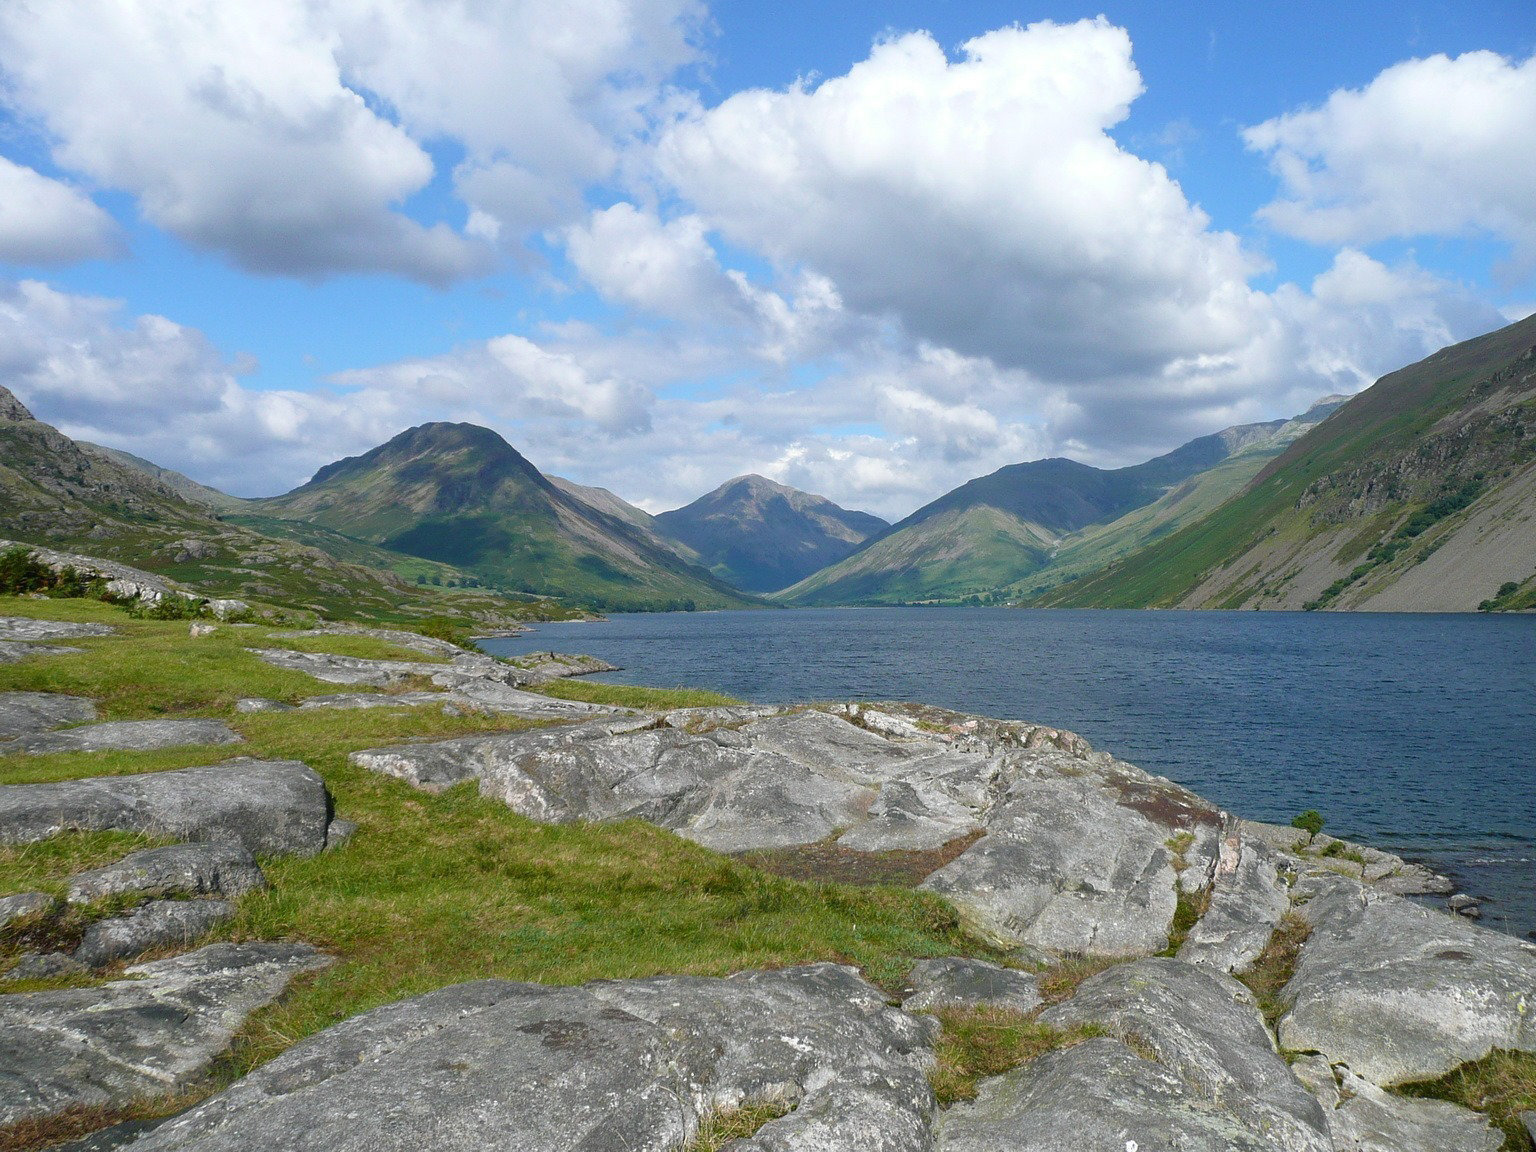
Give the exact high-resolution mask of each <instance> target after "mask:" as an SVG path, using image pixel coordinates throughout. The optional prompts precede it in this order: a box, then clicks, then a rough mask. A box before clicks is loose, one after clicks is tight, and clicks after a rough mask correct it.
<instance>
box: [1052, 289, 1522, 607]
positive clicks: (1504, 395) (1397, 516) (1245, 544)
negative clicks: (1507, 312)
mask: <svg viewBox="0 0 1536 1152" xmlns="http://www.w3.org/2000/svg"><path fill="white" fill-rule="evenodd" d="M1533 571H1536V317H1533V318H1528V319H1526V320H1522V321H1520V322H1519V323H1517V324H1512V325H1510V326H1509V327H1507V328H1502V329H1500V330H1498V331H1496V332H1492V333H1489V334H1488V335H1486V336H1481V337H1478V338H1477V339H1475V340H1469V341H1466V342H1465V343H1462V344H1457V345H1454V346H1452V347H1450V348H1446V349H1443V350H1441V351H1440V352H1437V353H1436V354H1435V355H1433V356H1431V357H1429V358H1427V359H1425V360H1422V361H1420V362H1419V363H1417V364H1413V365H1410V366H1409V367H1407V368H1403V369H1400V370H1399V371H1397V372H1393V373H1391V374H1390V375H1387V376H1384V377H1382V378H1381V380H1379V381H1377V383H1376V384H1375V385H1373V386H1372V387H1371V388H1369V389H1367V390H1366V391H1364V392H1362V393H1361V394H1360V395H1359V396H1357V397H1355V398H1354V399H1353V400H1351V401H1350V402H1349V403H1348V404H1346V405H1345V406H1344V407H1343V408H1341V409H1339V410H1338V411H1337V412H1336V413H1335V414H1334V415H1333V416H1332V417H1330V418H1329V419H1328V420H1327V421H1325V422H1324V423H1323V424H1321V425H1319V426H1318V427H1317V428H1315V429H1314V430H1313V431H1311V432H1310V433H1308V434H1307V435H1306V436H1304V437H1302V438H1301V439H1300V440H1298V441H1296V443H1294V444H1293V445H1291V447H1290V448H1288V449H1287V450H1286V451H1285V452H1284V453H1282V454H1281V455H1280V456H1279V457H1277V458H1276V459H1275V460H1273V461H1272V462H1270V463H1269V464H1268V465H1267V466H1266V467H1265V468H1264V470H1263V471H1262V472H1260V473H1259V475H1258V476H1257V477H1255V479H1254V480H1253V482H1252V483H1251V484H1250V486H1249V487H1248V488H1247V489H1246V490H1245V491H1243V492H1242V493H1241V494H1240V495H1238V496H1237V497H1235V498H1234V499H1232V500H1230V501H1228V502H1227V503H1225V504H1223V505H1222V506H1221V507H1219V508H1218V509H1216V510H1215V511H1214V512H1212V513H1211V514H1210V515H1209V516H1207V517H1205V518H1204V519H1202V520H1200V521H1198V522H1197V523H1195V524H1192V525H1189V526H1187V527H1185V528H1183V529H1181V530H1179V531H1178V532H1176V533H1174V534H1172V535H1170V536H1169V537H1168V538H1167V539H1164V540H1161V541H1159V542H1157V543H1155V544H1153V545H1151V546H1149V547H1147V548H1145V549H1143V550H1141V551H1139V552H1137V553H1135V554H1134V555H1131V556H1129V557H1127V558H1125V559H1124V560H1123V561H1121V562H1119V563H1117V564H1115V565H1113V566H1112V567H1110V568H1109V569H1107V570H1105V571H1102V572H1099V573H1097V574H1094V575H1091V576H1088V577H1085V578H1083V579H1081V580H1078V581H1074V582H1073V583H1071V584H1067V585H1064V586H1063V587H1061V588H1059V589H1056V590H1053V591H1051V592H1048V593H1046V594H1045V595H1044V596H1043V597H1041V598H1040V600H1039V601H1038V603H1040V604H1043V605H1071V606H1099V607H1146V606H1166V607H1175V606H1176V607H1190V608H1199V607H1209V608H1246V607H1254V608H1303V607H1314V608H1333V609H1348V608H1356V609H1370V610H1383V611H1388V610H1401V611H1414V610H1417V611H1427V610H1438V611H1466V610H1470V609H1473V608H1476V607H1477V606H1478V605H1479V604H1480V603H1481V602H1483V601H1494V602H1495V606H1498V607H1504V606H1521V605H1522V604H1524V602H1525V601H1526V600H1527V599H1530V598H1532V596H1533V595H1536V585H1533V582H1532V573H1533ZM1501 589H1502V590H1503V591H1502V592H1501Z"/></svg>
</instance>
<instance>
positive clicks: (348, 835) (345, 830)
mask: <svg viewBox="0 0 1536 1152" xmlns="http://www.w3.org/2000/svg"><path fill="white" fill-rule="evenodd" d="M356 833H357V821H356V820H332V821H331V823H330V826H329V827H327V828H326V830H325V850H326V851H327V852H330V851H333V850H334V849H337V848H340V847H341V846H342V845H343V844H345V843H346V842H347V841H348V840H350V839H352V837H353V836H354V835H355V834H356Z"/></svg>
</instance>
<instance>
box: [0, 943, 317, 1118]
mask: <svg viewBox="0 0 1536 1152" xmlns="http://www.w3.org/2000/svg"><path fill="white" fill-rule="evenodd" d="M328 963H330V960H329V958H328V957H326V956H324V955H323V954H321V953H319V952H317V951H316V950H315V949H314V948H312V947H310V946H309V945H308V944H289V943H250V944H210V945H208V946H207V947H205V948H200V949H198V950H197V951H196V952H190V953H187V954H186V955H184V956H173V957H171V958H170V959H166V960H156V961H153V962H151V963H148V964H139V965H136V966H134V967H131V968H129V969H127V971H126V972H125V973H124V976H125V977H126V979H122V980H114V981H111V982H109V983H107V984H105V985H103V986H101V987H99V988H71V989H65V990H61V991H55V992H22V993H11V994H9V995H5V996H0V1124H13V1123H15V1122H16V1121H18V1120H23V1119H26V1118H29V1117H38V1116H48V1115H52V1114H54V1113H57V1112H62V1111H63V1110H64V1109H66V1108H70V1107H85V1108H91V1107H111V1106H120V1105H126V1104H130V1103H132V1102H133V1101H135V1100H140V1099H144V1098H146V1097H155V1096H162V1095H167V1094H170V1093H174V1092H176V1091H177V1090H179V1089H182V1088H185V1087H186V1086H187V1085H189V1084H191V1083H192V1082H193V1081H195V1080H196V1079H197V1078H198V1077H199V1076H201V1075H202V1074H203V1073H205V1072H206V1071H207V1069H208V1067H209V1065H210V1064H211V1063H212V1062H213V1060H214V1058H215V1057H217V1056H218V1055H219V1054H220V1053H222V1052H223V1051H224V1050H225V1049H226V1048H227V1047H228V1046H229V1042H230V1039H231V1038H232V1037H233V1036H234V1034H235V1032H236V1031H238V1030H239V1028H240V1026H241V1024H242V1023H243V1022H244V1021H245V1019H246V1017H247V1016H249V1015H250V1014H251V1013H252V1012H254V1011H256V1009H258V1008H261V1007H264V1006H265V1005H267V1004H270V1003H271V1002H272V1001H273V1000H275V999H277V997H278V995H279V994H281V992H282V991H283V989H284V988H286V987H287V986H288V982H289V981H290V980H292V979H293V977H295V976H296V975H298V974H299V973H300V972H305V971H310V970H313V969H316V968H321V967H324V966H325V965H326V964H328Z"/></svg>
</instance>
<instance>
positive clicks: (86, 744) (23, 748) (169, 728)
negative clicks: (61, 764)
mask: <svg viewBox="0 0 1536 1152" xmlns="http://www.w3.org/2000/svg"><path fill="white" fill-rule="evenodd" d="M243 740H244V737H243V736H241V735H240V733H238V732H236V731H235V730H234V729H233V728H231V727H230V726H229V725H228V724H226V723H224V721H222V720H207V719H200V720H109V721H107V722H106V723H104V724H83V725H81V726H80V727H78V728H66V729H64V731H62V732H40V733H37V734H35V735H32V736H22V737H19V738H17V739H15V740H8V741H6V742H4V743H0V756H14V755H19V754H24V755H30V756H41V755H44V754H46V753H50V752H107V751H131V752H145V751H150V750H153V749H156V748H182V747H192V746H194V745H212V746H218V745H221V744H239V743H241V742H242V741H243Z"/></svg>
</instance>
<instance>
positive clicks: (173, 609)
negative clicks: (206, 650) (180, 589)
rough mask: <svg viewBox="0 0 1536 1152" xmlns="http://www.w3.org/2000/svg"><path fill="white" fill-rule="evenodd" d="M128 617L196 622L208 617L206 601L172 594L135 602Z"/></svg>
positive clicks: (129, 608)
mask: <svg viewBox="0 0 1536 1152" xmlns="http://www.w3.org/2000/svg"><path fill="white" fill-rule="evenodd" d="M128 615H130V616H132V617H133V618H134V619H136V620H196V619H198V618H199V617H201V616H207V615H208V601H206V600H194V599H192V598H191V597H188V596H178V595H176V594H175V593H174V592H173V593H171V594H169V595H166V596H162V597H160V599H158V600H135V601H133V603H131V604H129V605H128Z"/></svg>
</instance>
